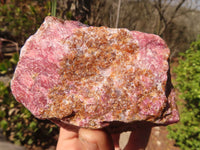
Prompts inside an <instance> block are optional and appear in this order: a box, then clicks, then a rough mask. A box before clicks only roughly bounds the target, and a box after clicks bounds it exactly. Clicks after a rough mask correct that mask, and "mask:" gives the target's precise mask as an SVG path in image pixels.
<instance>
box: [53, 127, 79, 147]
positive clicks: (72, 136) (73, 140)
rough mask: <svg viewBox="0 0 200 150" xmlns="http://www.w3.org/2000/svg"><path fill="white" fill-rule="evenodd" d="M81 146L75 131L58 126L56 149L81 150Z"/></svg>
mask: <svg viewBox="0 0 200 150" xmlns="http://www.w3.org/2000/svg"><path fill="white" fill-rule="evenodd" d="M81 146H82V144H81V142H80V141H79V139H78V133H77V132H74V131H70V130H66V129H63V128H60V134H59V138H58V143H57V147H56V150H66V149H70V150H81Z"/></svg>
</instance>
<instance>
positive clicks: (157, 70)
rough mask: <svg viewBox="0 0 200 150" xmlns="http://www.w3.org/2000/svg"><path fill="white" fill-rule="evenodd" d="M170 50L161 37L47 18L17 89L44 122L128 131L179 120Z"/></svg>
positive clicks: (27, 48) (27, 49) (17, 77)
mask: <svg viewBox="0 0 200 150" xmlns="http://www.w3.org/2000/svg"><path fill="white" fill-rule="evenodd" d="M169 54H170V50H169V49H168V47H167V45H166V44H165V42H164V41H163V40H162V39H161V38H160V37H159V36H156V35H153V34H147V33H142V32H138V31H129V30H127V29H113V28H107V27H88V26H86V25H83V24H81V23H79V22H75V21H62V20H59V19H57V18H54V17H50V16H49V17H46V19H45V21H44V23H43V24H42V25H41V27H40V28H39V29H38V31H37V32H36V33H35V34H34V35H33V36H31V37H30V38H29V39H28V40H27V41H26V43H25V45H24V46H23V48H22V49H21V54H20V61H19V63H18V65H17V68H16V71H15V74H14V77H13V79H12V81H11V88H12V92H13V95H14V96H15V98H16V100H17V101H19V102H21V103H22V104H23V105H24V106H25V107H27V108H28V109H29V110H30V111H31V112H32V113H33V115H35V116H36V117H37V118H40V119H50V120H51V121H53V122H55V123H57V124H58V125H60V126H63V127H66V126H68V125H69V124H70V125H71V126H73V127H86V128H93V129H96V128H103V127H106V128H108V129H109V130H112V129H114V128H115V129H116V131H119V128H123V127H125V128H124V130H132V129H134V128H135V127H136V126H138V125H139V126H140V125H142V124H154V125H167V124H171V123H175V122H177V121H178V120H179V115H178V110H177V107H176V104H175V100H174V97H175V95H174V94H175V93H174V90H173V88H172V85H171V81H170V73H169V64H168V58H169Z"/></svg>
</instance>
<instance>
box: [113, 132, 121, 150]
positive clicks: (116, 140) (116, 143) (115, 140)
mask: <svg viewBox="0 0 200 150" xmlns="http://www.w3.org/2000/svg"><path fill="white" fill-rule="evenodd" d="M111 136H112V140H113V144H114V147H115V150H120V147H119V137H120V134H119V133H117V134H112V135H111Z"/></svg>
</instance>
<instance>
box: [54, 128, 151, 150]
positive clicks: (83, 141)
mask: <svg viewBox="0 0 200 150" xmlns="http://www.w3.org/2000/svg"><path fill="white" fill-rule="evenodd" d="M150 132H151V127H149V128H148V127H145V128H140V129H138V130H137V131H134V132H132V133H131V135H130V138H129V141H128V143H127V145H126V146H125V148H124V150H142V149H145V147H146V146H147V143H148V139H149V136H150ZM119 135H120V134H112V135H111V134H109V133H107V132H106V131H103V130H91V129H84V128H80V129H79V131H78V132H75V131H71V130H66V129H63V128H60V135H59V139H58V144H57V149H56V150H68V149H69V150H120V148H119Z"/></svg>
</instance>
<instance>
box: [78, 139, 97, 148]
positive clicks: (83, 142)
mask: <svg viewBox="0 0 200 150" xmlns="http://www.w3.org/2000/svg"><path fill="white" fill-rule="evenodd" d="M79 140H80V141H81V143H82V144H83V146H84V150H99V149H98V146H97V144H96V143H91V142H88V141H86V140H85V139H83V138H81V137H79Z"/></svg>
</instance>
